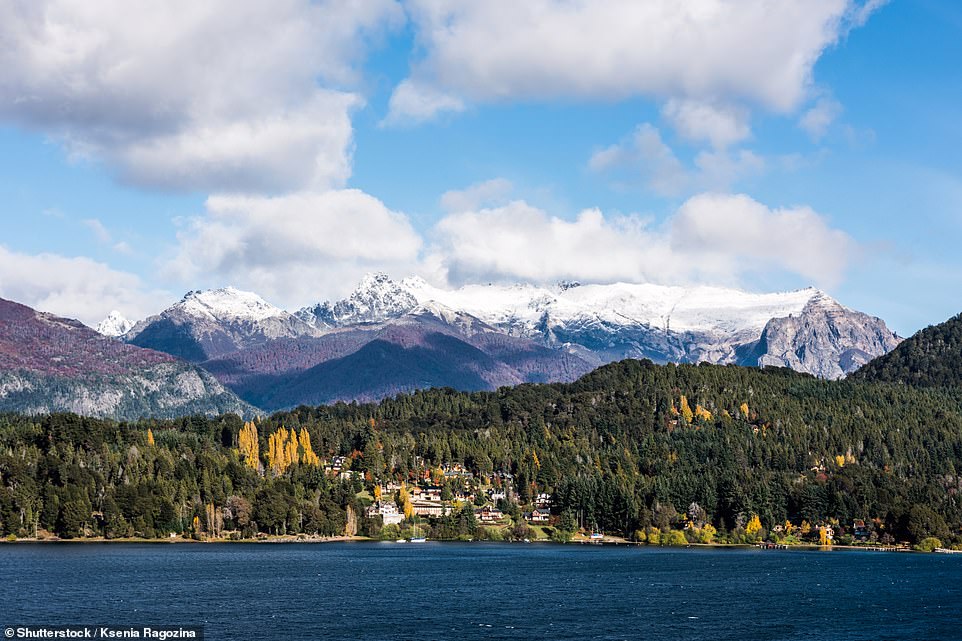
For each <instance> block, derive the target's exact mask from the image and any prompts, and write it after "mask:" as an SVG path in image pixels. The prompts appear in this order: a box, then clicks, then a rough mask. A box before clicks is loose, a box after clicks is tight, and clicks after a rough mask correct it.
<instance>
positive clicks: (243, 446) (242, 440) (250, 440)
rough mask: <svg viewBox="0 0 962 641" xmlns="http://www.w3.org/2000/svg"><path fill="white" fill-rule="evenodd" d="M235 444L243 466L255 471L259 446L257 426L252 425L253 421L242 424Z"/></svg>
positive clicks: (258, 457)
mask: <svg viewBox="0 0 962 641" xmlns="http://www.w3.org/2000/svg"><path fill="white" fill-rule="evenodd" d="M237 443H238V449H240V453H241V456H242V457H243V458H244V465H246V466H247V467H249V468H251V469H252V470H256V469H257V467H258V464H259V463H260V451H259V448H260V446H259V445H258V441H257V426H255V425H254V421H249V422H247V423H244V427H243V428H242V429H241V431H240V434H239V435H238V438H237Z"/></svg>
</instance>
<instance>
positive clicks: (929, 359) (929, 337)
mask: <svg viewBox="0 0 962 641" xmlns="http://www.w3.org/2000/svg"><path fill="white" fill-rule="evenodd" d="M852 378H855V379H859V380H868V381H885V382H891V383H904V384H906V385H916V386H922V387H962V314H959V315H958V316H954V317H952V318H950V319H949V320H947V321H945V322H944V323H941V324H939V325H934V326H931V327H927V328H925V329H923V330H921V331H919V332H917V333H916V334H914V335H913V336H911V337H910V338H907V339H905V340H904V341H903V342H902V344H901V345H899V346H898V347H896V348H895V349H894V350H892V351H891V352H890V353H888V354H886V355H885V356H882V357H880V358H877V359H875V360H873V361H871V362H870V363H868V364H867V365H865V366H864V367H862V368H861V369H860V370H858V371H857V372H855V373H854V374H853V375H852Z"/></svg>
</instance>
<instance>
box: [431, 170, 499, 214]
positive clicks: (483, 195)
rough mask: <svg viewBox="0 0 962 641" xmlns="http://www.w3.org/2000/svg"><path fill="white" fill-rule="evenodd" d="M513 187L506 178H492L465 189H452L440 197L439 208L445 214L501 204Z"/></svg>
mask: <svg viewBox="0 0 962 641" xmlns="http://www.w3.org/2000/svg"><path fill="white" fill-rule="evenodd" d="M512 189H514V186H513V185H512V184H511V181H510V180H507V179H506V178H492V179H491V180H485V181H484V182H480V183H476V184H474V185H471V186H469V187H468V188H467V189H460V190H458V189H452V190H451V191H446V192H444V193H443V194H442V195H441V208H442V209H444V210H445V211H447V212H452V213H454V212H459V211H470V210H473V209H480V208H481V207H490V206H492V205H500V204H503V203H504V202H505V201H506V200H507V199H508V196H509V195H510V194H511V191H512Z"/></svg>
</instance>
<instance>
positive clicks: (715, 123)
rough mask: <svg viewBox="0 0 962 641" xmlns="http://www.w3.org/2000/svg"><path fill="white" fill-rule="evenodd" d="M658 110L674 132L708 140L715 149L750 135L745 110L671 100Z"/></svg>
mask: <svg viewBox="0 0 962 641" xmlns="http://www.w3.org/2000/svg"><path fill="white" fill-rule="evenodd" d="M661 113H662V115H663V116H664V117H665V119H667V120H668V121H669V122H670V123H671V124H672V126H673V127H674V128H675V131H677V132H678V133H680V134H681V135H682V136H684V137H685V138H687V139H688V140H693V141H696V142H701V141H708V142H710V143H711V144H712V146H713V147H715V148H716V149H724V148H725V147H728V146H729V145H732V144H734V143H736V142H741V141H743V140H745V139H746V138H748V137H749V136H750V135H751V129H750V128H749V126H748V111H747V110H746V109H739V108H736V107H725V106H719V105H713V104H710V103H706V102H701V101H698V100H676V99H672V100H669V101H668V102H667V103H666V104H665V106H664V107H663V108H662V111H661Z"/></svg>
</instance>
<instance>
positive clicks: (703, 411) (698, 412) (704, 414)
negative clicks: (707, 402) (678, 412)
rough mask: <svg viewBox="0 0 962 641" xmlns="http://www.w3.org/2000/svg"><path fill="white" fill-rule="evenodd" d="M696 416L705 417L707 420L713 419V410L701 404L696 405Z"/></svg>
mask: <svg viewBox="0 0 962 641" xmlns="http://www.w3.org/2000/svg"><path fill="white" fill-rule="evenodd" d="M695 416H697V417H698V418H701V419H704V420H706V421H710V420H711V412H709V411H708V410H706V409H705V408H704V407H702V406H701V405H695Z"/></svg>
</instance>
